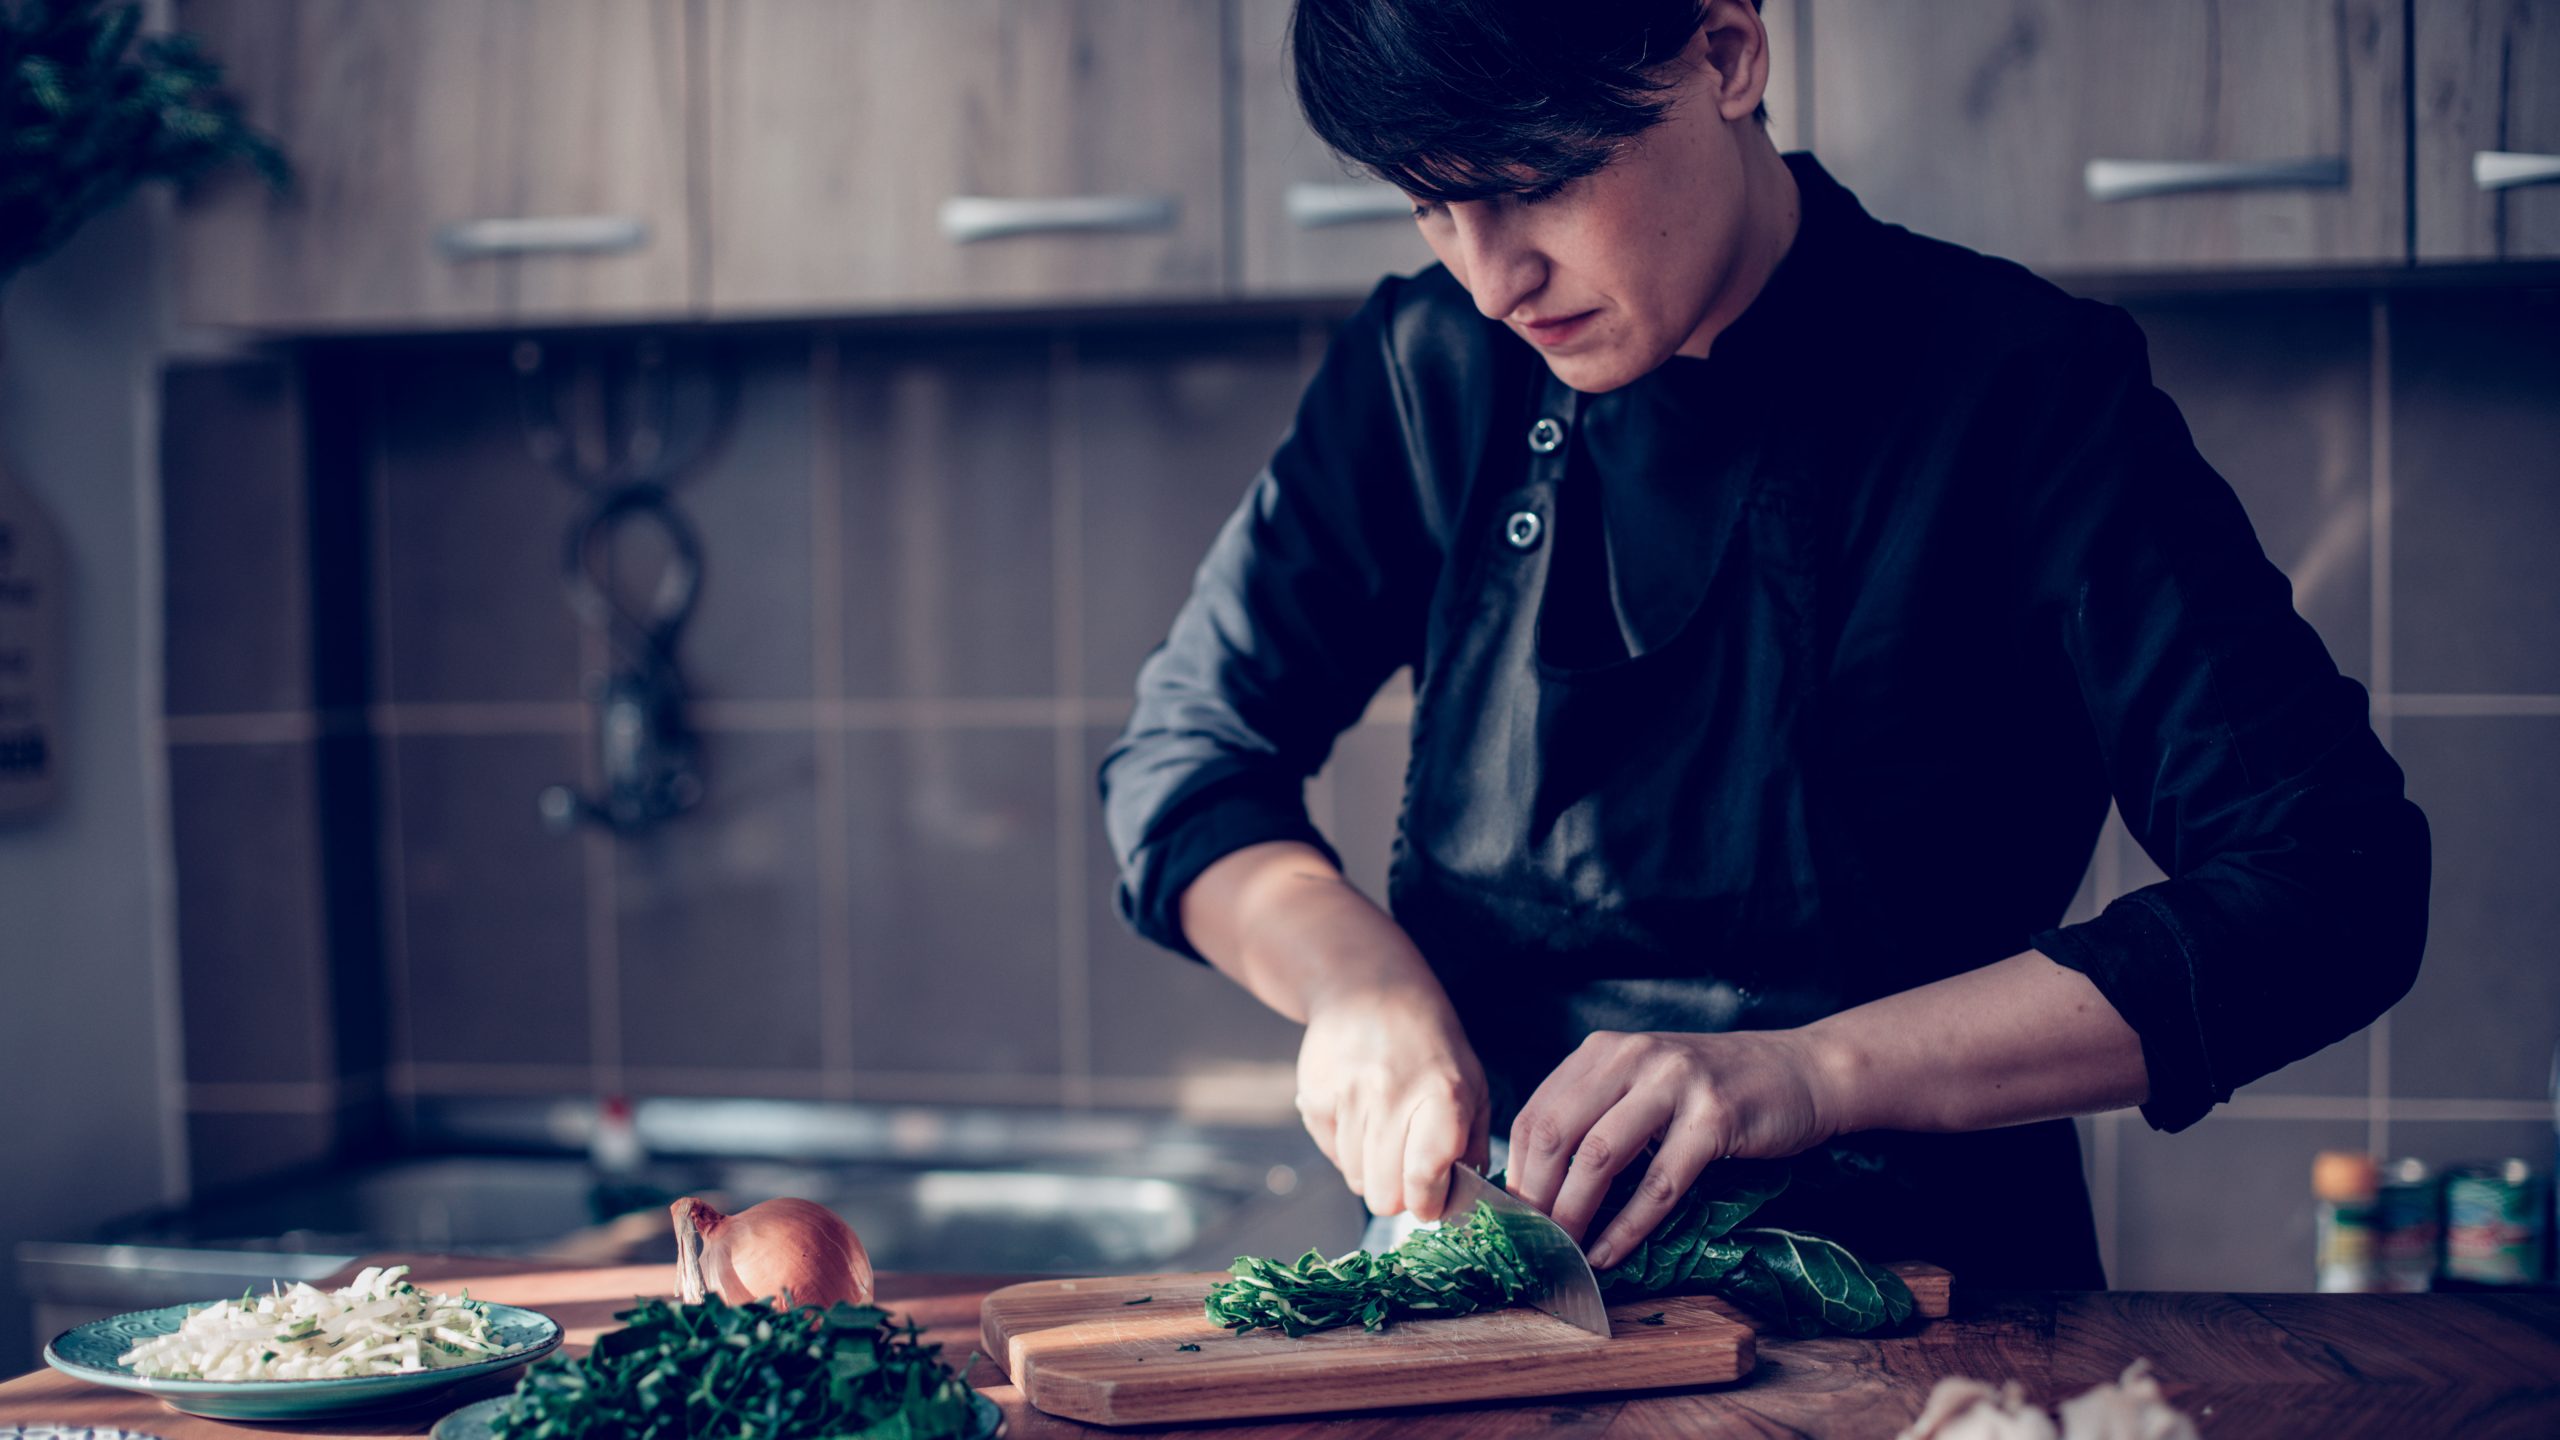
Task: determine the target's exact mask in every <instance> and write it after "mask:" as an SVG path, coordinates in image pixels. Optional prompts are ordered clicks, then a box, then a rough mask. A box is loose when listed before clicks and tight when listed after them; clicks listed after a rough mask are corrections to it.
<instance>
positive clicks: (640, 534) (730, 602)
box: [621, 336, 816, 700]
mask: <svg viewBox="0 0 2560 1440" xmlns="http://www.w3.org/2000/svg"><path fill="white" fill-rule="evenodd" d="M706 363H713V364H719V365H725V366H727V367H729V369H730V371H731V373H732V374H733V375H734V377H735V381H736V386H737V389H736V395H737V401H736V410H735V413H734V418H733V419H732V421H731V425H730V428H729V431H728V435H727V439H726V443H725V444H723V445H722V446H721V447H720V448H719V449H717V450H716V451H714V452H712V453H711V454H709V455H708V456H707V457H705V459H704V462H703V463H702V464H701V465H699V466H698V467H696V468H694V469H691V470H688V471H687V472H685V473H684V474H683V475H681V476H680V477H679V478H678V479H677V481H676V483H675V485H674V487H673V488H674V497H675V503H676V507H677V509H678V510H679V511H680V512H681V513H682V514H683V515H684V516H685V517H686V518H688V519H689V520H691V521H692V523H693V524H694V526H695V528H696V529H697V530H698V531H699V532H700V534H701V537H702V549H703V587H702V598H701V603H700V606H699V608H697V609H696V611H695V613H694V616H693V619H692V620H691V622H690V623H688V624H687V626H686V627H685V631H684V638H683V641H682V648H681V651H680V656H681V659H682V661H683V664H684V670H685V676H686V679H687V680H688V682H689V683H690V684H691V686H692V689H693V692H694V693H695V694H696V695H698V696H701V697H702V698H705V699H710V700H739V699H755V700H766V699H797V698H805V697H807V696H808V695H809V694H811V693H812V692H811V688H810V661H811V654H810V630H811V624H812V609H811V581H810V575H811V565H812V552H811V549H810V533H809V525H810V488H809V487H810V483H811V481H810V453H811V450H812V448H813V446H814V444H815V442H816V437H815V435H814V434H813V432H812V429H811V425H812V415H811V410H810V403H809V384H810V381H809V342H808V340H807V339H806V338H805V337H799V336H791V337H786V338H782V339H777V340H767V341H761V342H754V343H749V342H738V343H735V344H732V345H730V346H728V347H726V348H724V349H722V350H720V351H718V352H713V353H710V354H708V355H706ZM632 533H633V535H634V536H635V537H636V538H638V539H639V540H640V541H641V543H639V544H635V545H632V546H629V547H627V549H628V551H629V552H630V555H631V558H632V559H633V560H636V561H640V562H642V563H639V564H636V565H634V566H633V567H631V569H630V570H629V571H627V572H626V573H625V574H624V575H623V576H622V577H621V578H623V579H625V581H626V582H637V585H636V587H635V588H636V592H637V593H636V594H635V595H634V597H633V601H634V603H635V605H645V603H646V600H647V594H648V591H647V588H646V587H648V586H650V585H653V584H655V583H657V580H658V577H659V576H660V575H661V573H662V571H661V567H660V565H659V564H658V563H656V562H657V559H658V555H661V554H663V547H662V546H658V545H656V544H654V543H653V542H654V537H653V536H651V535H649V533H648V532H646V531H634V532H632ZM653 550H654V551H656V552H658V553H657V554H651V553H649V552H651V551H653Z"/></svg>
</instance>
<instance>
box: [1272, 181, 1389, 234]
mask: <svg viewBox="0 0 2560 1440" xmlns="http://www.w3.org/2000/svg"><path fill="white" fill-rule="evenodd" d="M1280 205H1281V208H1282V209H1283V210H1285V211H1287V212H1288V216H1289V223H1290V224H1292V225H1295V226H1297V227H1298V228H1299V229H1301V230H1313V229H1316V228H1318V227H1320V226H1325V225H1352V224H1357V223H1359V222H1361V221H1364V220H1410V219H1412V218H1413V201H1412V200H1411V199H1410V198H1408V197H1407V196H1406V195H1405V193H1404V192H1403V191H1401V190H1399V189H1397V188H1396V187H1394V186H1393V185H1381V184H1379V183H1377V182H1376V181H1374V180H1367V181H1351V182H1348V183H1334V184H1326V183H1323V182H1320V181H1314V180H1301V181H1299V182H1297V183H1296V184H1294V185H1291V186H1290V187H1289V188H1288V189H1287V190H1286V191H1284V192H1282V194H1281V198H1280Z"/></svg>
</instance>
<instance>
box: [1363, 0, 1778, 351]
mask: <svg viewBox="0 0 2560 1440" xmlns="http://www.w3.org/2000/svg"><path fill="white" fill-rule="evenodd" d="M1767 52H1768V47H1767V43H1766V32H1765V31H1763V30H1762V29H1761V27H1760V19H1759V15H1758V13H1757V12H1756V11H1755V10H1754V9H1753V8H1752V7H1751V5H1749V4H1748V3H1745V0H1714V3H1711V4H1710V5H1709V6H1708V7H1707V18H1706V22H1705V24H1703V25H1702V26H1701V27H1700V28H1699V32H1698V34H1697V35H1696V36H1695V37H1693V38H1692V39H1691V41H1690V42H1689V48H1688V49H1687V51H1685V52H1684V53H1683V54H1682V55H1681V57H1680V58H1679V59H1678V60H1676V61H1674V62H1673V64H1674V65H1675V66H1676V67H1678V69H1677V73H1678V79H1677V80H1676V81H1675V83H1674V85H1673V88H1672V89H1671V91H1670V92H1669V99H1670V102H1671V103H1670V107H1669V109H1668V110H1667V111H1666V112H1665V114H1664V115H1663V117H1662V119H1661V120H1659V121H1658V122H1656V123H1655V124H1654V125H1653V126H1652V127H1651V128H1650V129H1648V130H1646V131H1645V132H1644V133H1642V134H1640V135H1638V136H1636V137H1635V138H1634V139H1633V140H1632V141H1630V142H1628V143H1627V145H1626V147H1625V148H1624V149H1622V150H1621V151H1620V152H1619V153H1618V154H1617V155H1616V156H1615V157H1613V158H1612V159H1611V160H1610V161H1609V163H1608V164H1607V165H1604V166H1602V167H1601V168H1600V169H1599V170H1598V171H1597V172H1595V173H1593V174H1591V175H1587V176H1585V177H1583V178H1582V179H1580V180H1574V181H1569V182H1567V183H1566V184H1565V185H1564V186H1563V187H1562V188H1560V189H1556V190H1553V191H1551V192H1546V193H1539V192H1529V193H1525V194H1519V195H1500V196H1494V197H1492V198H1490V199H1484V200H1460V201H1453V202H1450V203H1446V204H1439V203H1429V202H1423V203H1418V204H1417V205H1416V207H1415V216H1414V218H1415V221H1416V223H1417V224H1419V225H1420V226H1421V228H1422V237H1423V239H1424V240H1425V241H1426V242H1428V243H1429V244H1430V246H1431V251H1432V253H1433V254H1434V255H1437V256H1439V257H1440V261H1441V263H1443V264H1445V265H1447V266H1448V267H1449V272H1450V273H1451V274H1452V275H1455V276H1456V277H1457V279H1458V283H1459V284H1461V285H1463V286H1465V287H1466V288H1467V292H1468V293H1469V294H1470V295H1473V296H1474V297H1475V302H1476V308H1477V309H1478V310H1481V311H1483V312H1484V313H1485V315H1486V316H1488V317H1489V318H1492V319H1495V320H1500V321H1502V322H1503V323H1504V324H1506V325H1508V326H1510V327H1511V329H1512V331H1513V332H1514V333H1515V334H1518V335H1519V336H1520V337H1521V338H1522V339H1524V340H1527V341H1528V342H1529V343H1530V344H1531V345H1534V346H1536V347H1537V349H1538V352H1539V354H1540V355H1542V356H1543V357H1544V358H1545V360H1546V362H1547V366H1548V368H1549V369H1551V370H1553V371H1554V372H1555V374H1556V378H1558V379H1560V380H1562V381H1564V382H1565V383H1566V384H1568V385H1570V386H1572V387H1573V388H1575V389H1576V390H1580V391H1582V392H1584V393H1585V394H1597V393H1600V392H1602V391H1606V390H1614V389H1616V388H1617V387H1619V386H1621V385H1624V384H1626V383H1627V382H1629V381H1631V380H1634V379H1636V378H1637V377H1638V376H1641V375H1643V374H1645V373H1646V372H1648V371H1651V370H1653V369H1654V368H1655V367H1657V366H1659V365H1661V364H1662V363H1663V362H1664V361H1666V360H1668V359H1670V358H1671V357H1672V356H1673V355H1674V354H1689V355H1701V356H1702V355H1704V354H1706V353H1707V347H1708V345H1709V344H1710V343H1711V342H1712V341H1713V340H1714V338H1715V336H1716V335H1717V334H1718V333H1720V332H1721V331H1722V330H1723V329H1724V327H1725V326H1726V325H1728V324H1730V323H1732V321H1733V318H1734V317H1735V316H1736V315H1739V314H1740V313H1741V312H1742V309H1743V308H1744V306H1746V305H1747V304H1748V303H1749V302H1750V299H1751V297H1752V295H1754V294H1756V293H1758V287H1759V285H1760V283H1761V282H1762V281H1763V280H1765V279H1766V278H1767V277H1768V274H1769V272H1770V271H1771V270H1773V269H1775V268H1776V265H1777V261H1778V259H1779V257H1780V256H1782V255H1784V253H1785V250H1786V245H1787V243H1788V241H1790V240H1792V239H1793V237H1794V233H1795V215H1794V206H1793V201H1794V196H1793V185H1792V183H1791V181H1790V180H1789V177H1788V175H1787V171H1786V167H1785V165H1784V164H1783V163H1782V162H1780V161H1779V160H1778V159H1777V151H1776V149H1775V147H1773V146H1772V145H1770V143H1769V141H1768V139H1767V137H1766V136H1765V134H1764V133H1763V132H1762V131H1761V129H1760V127H1759V125H1758V123H1757V122H1756V121H1754V120H1753V119H1752V118H1751V114H1752V111H1753V110H1754V109H1755V108H1756V107H1757V106H1758V105H1759V104H1760V97H1761V93H1762V92H1763V91H1764V90H1765V89H1766V88H1767V86H1768V77H1769V61H1768V53H1767ZM1772 170H1774V172H1775V174H1774V176H1772V174H1771V173H1770V172H1771V171H1772Z"/></svg>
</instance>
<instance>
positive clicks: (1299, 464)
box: [1099, 280, 1437, 959]
mask: <svg viewBox="0 0 2560 1440" xmlns="http://www.w3.org/2000/svg"><path fill="white" fill-rule="evenodd" d="M1397 285H1398V282H1396V281H1394V280H1389V281H1387V282H1385V283H1384V284H1382V285H1381V286H1380V287H1379V289H1378V290H1377V292H1376V293H1374V294H1373V295H1371V297H1370V299H1369V302H1368V304H1366V305H1365V306H1363V307H1362V308H1361V310H1360V312H1359V313H1358V314H1357V315H1355V316H1354V317H1353V318H1352V319H1351V320H1350V321H1349V322H1347V323H1346V324H1345V325H1344V326H1343V328H1342V329H1341V331H1340V332H1338V333H1337V335H1336V337H1335V339H1334V341H1333V344H1332V346H1331V347H1330V349H1329V350H1328V352H1327V355H1326V358H1325V362H1324V364H1323V366H1322V367H1321V368H1320V369H1319V370H1318V372H1317V375H1316V378H1315V380H1314V381H1313V382H1312V383H1311V384H1310V385H1309V387H1308V389H1307V392H1306V395H1305V397H1304V399H1303V400H1302V402H1301V404H1300V406H1299V409H1298V413H1297V418H1296V420H1295V423H1294V424H1293V426H1292V427H1291V430H1290V432H1289V434H1288V436H1287V438H1286V439H1284V440H1283V441H1282V442H1281V445H1280V447H1279V449H1278V451H1277V452H1276V453H1275V454H1274V455H1273V457H1272V460H1271V463H1270V464H1269V465H1268V466H1267V467H1265V468H1264V470H1263V471H1262V473H1261V474H1260V475H1259V476H1257V477H1256V478H1255V479H1254V481H1253V484H1252V486H1251V487H1250V488H1249V489H1248V490H1247V492H1246V494H1245V497H1244V501H1243V503H1242V504H1241V505H1239V506H1238V507H1237V509H1236V511H1235V513H1234V514H1233V515H1232V516H1230V517H1229V519H1228V521H1227V523H1226V525H1225V526H1224V528H1223V529H1221V530H1220V532H1219V534H1218V538H1217V540H1216V542H1215V543H1214V544H1213V545H1212V546H1211V547H1210V550H1209V554H1208V556H1207V558H1206V559H1204V560H1203V561H1202V562H1201V564H1200V567H1199V570H1198V571H1197V573H1196V574H1195V576H1194V577H1193V583H1192V590H1191V595H1190V598H1189V599H1188V600H1187V601H1186V602H1185V603H1184V605H1183V607H1182V609H1181V611H1180V613H1179V614H1178V615H1176V616H1175V618H1174V621H1173V626H1172V630H1171V633H1170V634H1169V635H1168V636H1167V638H1166V640H1165V642H1164V643H1163V644H1162V645H1160V646H1158V647H1157V648H1156V650H1155V651H1154V652H1153V653H1152V654H1151V655H1149V656H1148V658H1147V661H1146V663H1145V665H1143V666H1142V667H1141V668H1140V670H1139V673H1138V683H1137V704H1136V709H1135V710H1134V712H1133V713H1132V715H1131V717H1130V720H1129V724H1128V727H1127V728H1126V729H1125V730H1124V731H1123V732H1122V733H1121V736H1120V738H1119V740H1118V742H1117V743H1116V744H1114V745H1113V746H1112V748H1111V751H1110V753H1109V754H1108V755H1107V756H1106V757H1105V758H1104V760H1103V762H1102V768H1101V773H1100V776H1099V780H1100V784H1101V791H1102V800H1103V816H1104V822H1105V827H1106V829H1107V830H1108V832H1109V834H1110V839H1111V845H1112V849H1113V852H1114V854H1115V856H1116V858H1117V860H1118V862H1119V867H1120V876H1119V882H1118V885H1117V887H1116V895H1115V900H1116V903H1117V905H1118V908H1119V911H1120V914H1121V916H1122V918H1123V919H1125V920H1126V921H1127V922H1128V923H1129V924H1130V926H1131V927H1132V928H1134V929H1135V930H1136V931H1137V932H1138V933H1139V934H1140V935H1142V936H1144V937H1146V938H1147V939H1149V940H1152V941H1155V942H1156V943H1158V944H1160V945H1163V946H1165V947H1166V948H1168V949H1171V950H1174V951H1176V952H1178V953H1181V954H1184V955H1189V956H1191V957H1192V958H1194V959H1198V958H1200V957H1199V956H1198V954H1197V952H1196V951H1194V950H1193V949H1192V948H1191V945H1190V943H1189V942H1188V941H1187V940H1186V939H1185V938H1184V937H1183V933H1182V926H1181V915H1180V904H1181V898H1182V892H1183V891H1184V890H1186V889H1187V888H1189V886H1190V884H1191V882H1192V881H1193V880H1194V879H1196V878H1198V876H1199V874H1200V872H1201V871H1203V870H1205V869H1207V868H1208V867H1209V865H1210V864H1212V863H1213V862H1215V861H1216V860H1217V859H1218V858H1219V857H1221V856H1224V855H1227V854H1229V853H1231V852H1233V851H1235V850H1238V849H1241V848H1243V847H1245V846H1247V845H1252V844H1256V843H1259V842H1262V841H1268V840H1298V841H1303V842H1305V843H1307V844H1310V845H1314V846H1316V847H1317V848H1318V849H1320V850H1323V851H1324V852H1325V853H1326V854H1327V856H1328V857H1331V856H1332V850H1331V847H1330V846H1328V845H1327V844H1326V843H1325V840H1324V838H1323V836H1322V835H1320V834H1319V833H1318V832H1317V830H1316V828H1315V826H1314V825H1313V824H1312V823H1310V822H1309V820H1308V818H1307V812H1306V804H1305V787H1306V781H1307V778H1308V777H1309V776H1311V775H1313V774H1314V773H1315V772H1316V770H1317V769H1318V768H1320V767H1321V766H1322V765H1323V764H1324V761H1325V757H1326V756H1327V755H1328V754H1329V753H1330V752H1331V750H1332V747H1333V742H1334V740H1335V738H1336V737H1337V736H1338V735H1340V733H1341V732H1342V730H1343V729H1344V728H1345V727H1347V726H1349V725H1350V724H1351V723H1352V722H1353V721H1355V720H1357V719H1358V718H1359V715H1360V712H1361V710H1362V709H1363V708H1364V707H1365V706H1366V705H1367V703H1368V701H1369V699H1370V697H1371V696H1373V695H1374V694H1375V693H1376V692H1377V690H1378V687H1379V686H1380V685H1381V684H1383V683H1384V682H1385V680H1386V678H1387V677H1388V676H1389V675H1391V674H1393V673H1394V672H1395V670H1396V669H1397V668H1398V667H1399V666H1402V665H1404V664H1407V663H1409V662H1410V661H1411V660H1412V659H1413V657H1414V656H1415V654H1416V653H1417V652H1418V650H1419V648H1420V638H1421V629H1422V623H1423V622H1422V617H1423V615H1424V612H1425V610H1426V608H1427V604H1428V599H1429V595H1430V587H1431V585H1432V583H1433V580H1434V578H1435V576H1436V574H1437V556H1436V552H1435V550H1434V549H1433V547H1432V546H1431V544H1430V543H1429V539H1428V534H1427V530H1426V528H1425V526H1424V524H1423V522H1422V519H1421V515H1420V506H1419V503H1418V501H1417V499H1416V494H1415V487H1414V482H1413V477H1412V475H1411V473H1410V470H1409V467H1408V466H1407V464H1406V463H1405V458H1404V451H1403V449H1402V447H1401V446H1400V445H1399V443H1398V439H1397V433H1398V432H1397V430H1396V423H1397V421H1396V412H1395V398H1394V391H1393V387H1392V386H1391V384H1390V381H1389V366H1390V363H1391V362H1390V357H1389V355H1388V352H1387V334H1388V323H1389V319H1390V317H1391V316H1392V314H1393V309H1394V305H1395V301H1396V290H1397Z"/></svg>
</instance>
